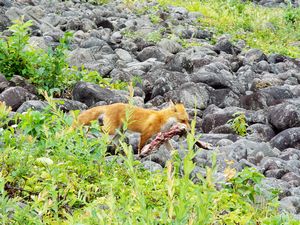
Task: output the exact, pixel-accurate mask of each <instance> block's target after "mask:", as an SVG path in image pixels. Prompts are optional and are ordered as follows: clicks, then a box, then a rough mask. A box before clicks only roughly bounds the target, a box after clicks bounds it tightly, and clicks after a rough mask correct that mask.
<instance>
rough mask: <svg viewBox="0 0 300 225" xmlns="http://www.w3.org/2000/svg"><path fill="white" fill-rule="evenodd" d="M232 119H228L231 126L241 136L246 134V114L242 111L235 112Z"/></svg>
mask: <svg viewBox="0 0 300 225" xmlns="http://www.w3.org/2000/svg"><path fill="white" fill-rule="evenodd" d="M233 117H235V118H234V119H231V120H229V121H228V122H227V123H229V124H230V126H231V128H232V129H233V130H234V131H235V132H236V133H237V134H238V135H241V136H246V134H247V127H248V124H247V122H246V116H245V113H243V112H237V113H234V114H233Z"/></svg>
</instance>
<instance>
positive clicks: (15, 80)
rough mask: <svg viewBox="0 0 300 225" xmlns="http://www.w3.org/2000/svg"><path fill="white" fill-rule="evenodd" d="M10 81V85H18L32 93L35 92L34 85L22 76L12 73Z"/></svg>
mask: <svg viewBox="0 0 300 225" xmlns="http://www.w3.org/2000/svg"><path fill="white" fill-rule="evenodd" d="M10 83H11V84H12V85H11V86H20V87H22V88H24V89H26V90H27V91H28V92H30V93H32V94H37V90H36V87H35V86H34V85H32V84H31V83H29V82H28V81H27V80H26V79H25V78H24V77H22V76H19V75H14V76H13V77H12V78H11V79H10Z"/></svg>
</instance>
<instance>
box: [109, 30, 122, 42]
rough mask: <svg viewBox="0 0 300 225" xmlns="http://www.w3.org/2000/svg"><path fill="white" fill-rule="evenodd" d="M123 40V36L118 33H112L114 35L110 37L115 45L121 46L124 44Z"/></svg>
mask: <svg viewBox="0 0 300 225" xmlns="http://www.w3.org/2000/svg"><path fill="white" fill-rule="evenodd" d="M122 38H123V35H122V34H121V33H120V32H118V31H117V32H114V33H112V35H111V37H110V41H111V43H113V44H119V43H121V42H122Z"/></svg>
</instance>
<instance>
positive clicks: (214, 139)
mask: <svg viewBox="0 0 300 225" xmlns="http://www.w3.org/2000/svg"><path fill="white" fill-rule="evenodd" d="M222 139H228V140H230V141H232V142H235V141H236V140H238V136H237V135H235V134H202V135H201V138H200V140H201V141H204V142H207V143H210V144H212V145H213V146H217V143H218V142H219V141H220V140H222Z"/></svg>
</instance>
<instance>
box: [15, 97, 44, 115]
mask: <svg viewBox="0 0 300 225" xmlns="http://www.w3.org/2000/svg"><path fill="white" fill-rule="evenodd" d="M47 106H48V103H47V102H43V101H40V100H29V101H26V102H24V103H23V104H22V105H21V106H20V107H19V108H18V110H17V112H18V113H23V112H26V111H28V110H29V109H32V110H35V111H43V110H44V109H45V108H46V107H47Z"/></svg>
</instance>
